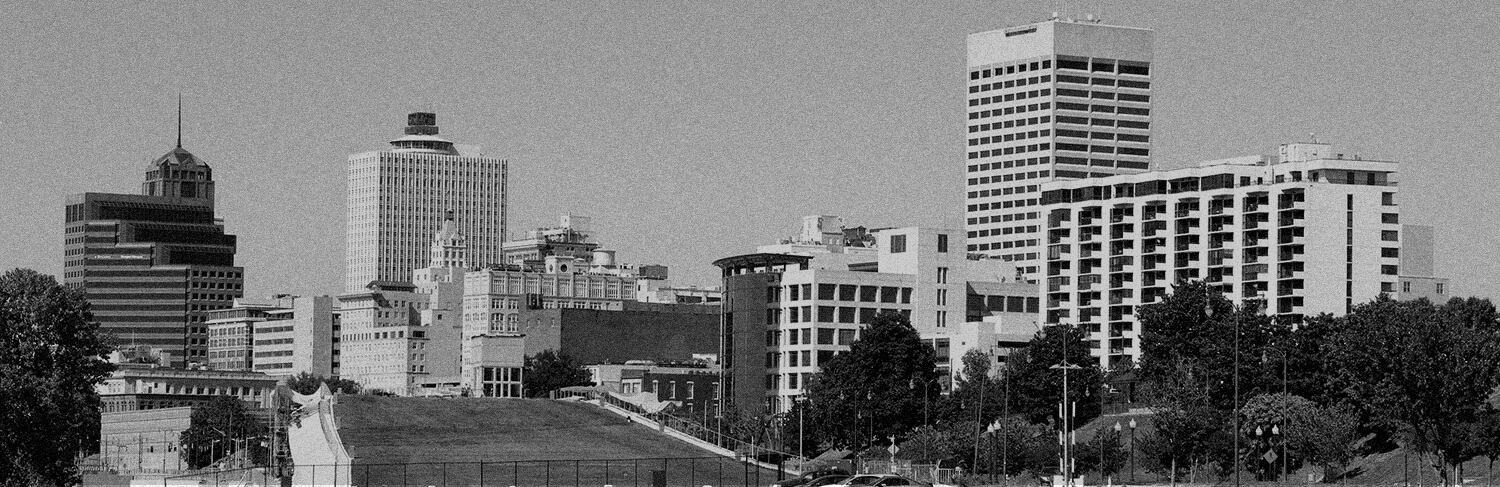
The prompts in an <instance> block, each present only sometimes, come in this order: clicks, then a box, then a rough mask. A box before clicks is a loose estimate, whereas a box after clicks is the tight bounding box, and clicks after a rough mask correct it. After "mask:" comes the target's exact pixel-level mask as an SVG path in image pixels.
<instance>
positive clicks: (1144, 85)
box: [1057, 74, 1151, 90]
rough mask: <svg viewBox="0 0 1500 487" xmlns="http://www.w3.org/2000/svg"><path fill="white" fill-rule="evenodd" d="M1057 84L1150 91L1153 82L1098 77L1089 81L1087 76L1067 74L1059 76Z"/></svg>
mask: <svg viewBox="0 0 1500 487" xmlns="http://www.w3.org/2000/svg"><path fill="white" fill-rule="evenodd" d="M1057 82H1058V83H1077V84H1080V85H1096V86H1119V87H1121V88H1137V89H1142V90H1149V89H1151V82H1150V81H1136V80H1128V79H1118V80H1117V79H1114V78H1105V77H1097V78H1093V79H1089V77H1087V76H1072V75H1066V74H1060V75H1057Z"/></svg>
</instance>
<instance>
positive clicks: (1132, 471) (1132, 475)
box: [1130, 418, 1176, 483]
mask: <svg viewBox="0 0 1500 487" xmlns="http://www.w3.org/2000/svg"><path fill="white" fill-rule="evenodd" d="M1173 475H1176V472H1173ZM1130 482H1131V483H1134V482H1135V418H1130Z"/></svg>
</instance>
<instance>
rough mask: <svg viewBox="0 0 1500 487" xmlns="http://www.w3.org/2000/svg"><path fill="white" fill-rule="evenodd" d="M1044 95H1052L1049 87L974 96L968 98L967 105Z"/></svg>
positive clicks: (975, 105)
mask: <svg viewBox="0 0 1500 487" xmlns="http://www.w3.org/2000/svg"><path fill="white" fill-rule="evenodd" d="M1044 96H1052V90H1051V89H1050V88H1043V89H1040V90H1031V91H1018V92H1015V93H1006V94H1004V95H995V96H986V97H984V98H974V99H972V100H969V106H971V107H977V106H980V105H989V104H993V103H1005V102H1012V101H1020V100H1026V99H1031V98H1041V97H1044Z"/></svg>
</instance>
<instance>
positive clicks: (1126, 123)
mask: <svg viewBox="0 0 1500 487" xmlns="http://www.w3.org/2000/svg"><path fill="white" fill-rule="evenodd" d="M1057 123H1066V124H1073V125H1089V126H1094V127H1120V128H1126V129H1142V130H1150V129H1151V122H1147V121H1141V120H1116V119H1113V118H1102V117H1093V118H1089V117H1069V116H1058V117H1057Z"/></svg>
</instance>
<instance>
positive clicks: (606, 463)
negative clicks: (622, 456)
mask: <svg viewBox="0 0 1500 487" xmlns="http://www.w3.org/2000/svg"><path fill="white" fill-rule="evenodd" d="M604 485H610V483H609V460H605V461H604Z"/></svg>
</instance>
